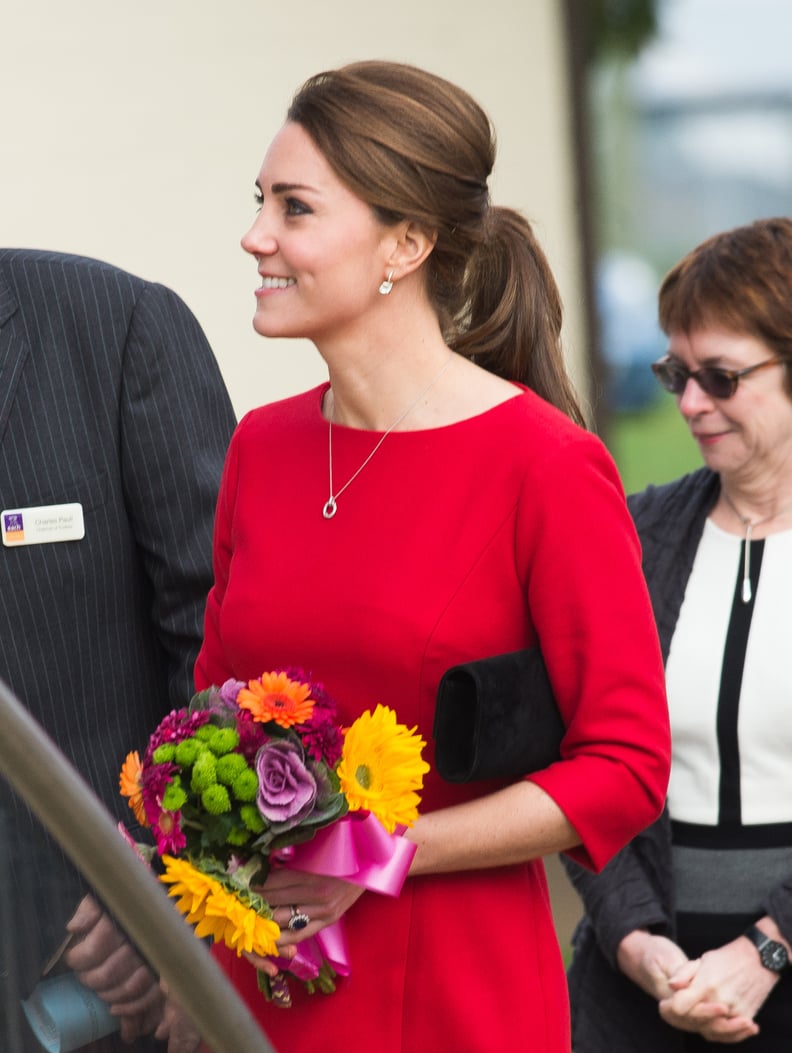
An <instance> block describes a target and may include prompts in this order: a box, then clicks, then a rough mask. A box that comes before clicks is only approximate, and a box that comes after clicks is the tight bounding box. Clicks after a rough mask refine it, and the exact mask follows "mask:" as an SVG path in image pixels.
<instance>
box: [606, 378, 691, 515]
mask: <svg viewBox="0 0 792 1053" xmlns="http://www.w3.org/2000/svg"><path fill="white" fill-rule="evenodd" d="M608 448H609V449H610V452H611V454H612V455H613V458H614V460H615V461H616V464H617V466H618V469H619V473H620V474H621V477H622V482H623V484H624V489H625V490H626V492H627V493H628V494H631V493H634V492H635V491H636V490H643V488H644V487H645V486H647V485H648V484H649V483H667V482H670V480H671V479H676V478H677V477H678V476H680V475H683V474H684V473H685V472H689V471H692V470H693V469H694V468H700V467H701V464H702V461H701V456H700V455H699V452H698V447H697V446H696V444H695V443H694V442H693V439H692V438H691V437H690V433H689V431H688V428H687V425H686V424H685V422H684V421H683V420H682V417H681V416H680V415H679V411H678V410H677V408H676V402H675V401H674V399H673V397H672V396H671V395H667V396H666V395H665V394H661V396H660V398H659V399H658V401H657V402H656V403H655V404H654V405H653V406H651V407H649V408H648V409H646V410H643V411H642V412H640V413H619V414H614V415H613V417H612V418H611V421H610V425H609V434H608Z"/></svg>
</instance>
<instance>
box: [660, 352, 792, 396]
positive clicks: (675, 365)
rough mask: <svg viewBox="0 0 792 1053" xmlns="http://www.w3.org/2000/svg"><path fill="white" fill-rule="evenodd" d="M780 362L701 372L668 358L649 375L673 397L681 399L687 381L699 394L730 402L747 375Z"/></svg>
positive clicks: (766, 360)
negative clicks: (692, 384) (693, 381)
mask: <svg viewBox="0 0 792 1053" xmlns="http://www.w3.org/2000/svg"><path fill="white" fill-rule="evenodd" d="M781 362H782V359H780V358H767V359H765V361H764V362H758V363H757V364H756V365H755V366H748V367H747V368H746V369H721V368H720V367H719V366H705V367H704V369H695V370H690V369H688V368H687V366H683V365H682V364H681V363H680V362H674V361H673V360H672V359H670V358H661V359H660V361H659V362H653V363H652V372H653V373H654V375H655V376H656V377H657V379H658V380H659V381H660V383H661V384H662V385H663V387H664V388H665V389H666V391H670V392H671V393H672V394H673V395H681V394H682V392H683V391H684V390H685V388H686V387H687V382H688V381H689V380H695V382H696V383H697V384H698V386H699V387H700V388H701V390H702V391H703V392H705V393H706V394H707V395H709V396H710V397H711V398H714V399H730V398H731V397H732V395H733V394H734V393H735V391H736V390H737V385H738V384H739V383H740V381H741V380H742V378H743V377H747V376H748V375H749V373H755V372H756V371H757V370H759V369H765V368H766V367H767V366H776V365H779V364H780V363H781Z"/></svg>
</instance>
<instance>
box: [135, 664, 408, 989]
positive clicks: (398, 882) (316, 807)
mask: <svg viewBox="0 0 792 1053" xmlns="http://www.w3.org/2000/svg"><path fill="white" fill-rule="evenodd" d="M424 745H425V742H424V740H423V739H422V738H421V737H420V736H419V735H417V734H416V732H415V729H412V730H410V729H408V728H407V727H405V726H404V725H401V724H398V723H397V721H396V715H395V713H394V712H393V710H391V709H389V708H387V707H385V706H381V705H378V706H376V708H375V709H374V710H373V712H372V711H368V710H367V711H366V712H365V713H363V714H362V715H361V716H360V717H358V719H357V720H356V721H355V722H354V723H353V724H352V725H351V726H350V727H349V728H342V727H340V726H339V724H338V721H337V716H336V703H335V702H334V700H333V699H332V698H331V697H330V696H329V695H328V694H327V692H326V691H324V689H323V688H322V686H321V685H320V684H315V683H311V682H310V681H309V680H308V679H307V678H306V677H305V676H304V675H303V674H302V673H301V672H300V671H299V670H291V669H289V670H283V671H276V672H269V673H264V674H263V675H262V676H260V677H259V678H258V679H257V680H251V681H249V682H248V683H243V682H241V681H237V680H229V681H227V682H226V683H225V684H223V685H222V687H210V688H208V689H207V690H205V691H201V692H199V693H198V694H196V695H195V696H194V697H193V699H192V701H191V702H190V705H189V707H187V708H184V709H179V710H174V711H173V712H172V713H169V714H168V716H167V717H165V719H164V720H163V721H162V722H161V723H160V725H159V726H158V727H157V729H156V730H155V731H154V733H153V735H152V736H151V738H150V739H149V743H148V746H147V748H146V751H145V753H144V756H143V760H142V761H141V760H140V756H139V754H138V753H137V752H132V753H129V754H128V755H127V758H126V760H125V762H124V765H123V768H122V770H121V777H120V787H121V793H122V794H123V795H124V796H125V797H127V798H129V806H130V808H132V810H133V811H134V813H135V817H136V818H137V820H138V822H139V823H140V824H141V825H142V826H146V827H149V828H150V829H151V831H152V834H153V837H154V840H155V842H156V849H151V848H150V849H149V855H150V856H151V855H153V854H154V852H155V851H156V854H157V855H158V856H159V857H160V859H161V861H162V866H163V868H164V873H162V874H161V875H160V880H161V881H163V882H165V883H166V884H168V885H169V886H170V888H169V893H170V895H172V896H174V897H176V898H177V906H178V908H179V910H180V911H181V912H182V913H183V914H184V915H186V917H187V919H188V920H189V921H190V922H192V923H193V924H194V925H195V927H196V933H197V935H198V936H210V937H211V938H212V939H213V940H214V941H221V942H222V943H224V944H225V945H226V946H227V947H229V948H230V949H231V950H234V951H236V953H237V954H242V953H243V952H245V951H246V952H252V953H253V954H257V955H260V956H261V957H274V958H277V957H278V948H277V941H278V939H279V937H280V928H279V927H278V925H277V923H276V922H275V920H274V917H273V912H272V910H271V909H270V906H269V904H268V903H267V902H266V900H265V899H264V898H263V896H262V895H261V893H260V892H259V891H257V889H259V888H260V886H261V884H262V883H263V882H264V881H265V880H266V877H267V874H268V872H269V870H270V868H271V867H273V866H289V867H292V868H294V869H296V870H302V871H308V872H313V873H321V874H325V875H327V874H332V876H335V877H341V878H344V879H345V880H348V881H351V882H353V883H355V884H358V885H361V886H363V887H365V888H368V889H371V890H373V891H378V892H384V893H386V894H389V895H398V894H399V892H400V891H401V887H402V884H403V883H404V879H405V877H406V875H407V870H408V868H409V865H410V861H411V859H412V856H413V854H414V852H415V846H414V845H413V844H412V843H411V842H409V841H407V840H405V838H404V837H402V836H401V833H403V831H404V829H405V828H406V827H408V826H410V825H412V823H414V822H415V820H416V818H417V816H418V804H419V802H420V797H419V792H418V791H419V790H420V789H421V788H422V786H423V776H424V773H425V772H427V771H428V770H429V766H428V764H426V762H425V761H424V760H423V759H422V757H421V752H422V750H423V747H424ZM278 964H279V965H280V967H281V970H282V971H281V972H279V974H278V977H277V978H276V980H273V981H270V979H269V978H268V977H267V976H265V975H264V974H263V973H259V979H260V986H261V987H262V990H263V991H264V992H265V994H266V995H267V996H268V997H271V998H273V999H274V1000H275V1001H276V1002H277V1003H278V1004H280V1005H284V1006H288V1005H290V997H289V993H288V985H287V983H286V980H285V977H284V971H285V970H286V969H288V970H290V971H291V972H292V973H293V974H294V975H296V976H297V977H298V978H299V979H301V980H303V981H304V982H305V984H306V986H307V988H308V990H309V991H314V990H316V989H317V988H318V989H319V990H322V991H324V992H325V993H330V992H331V991H332V990H334V982H333V980H334V977H335V975H336V974H339V973H340V974H341V975H347V974H348V973H349V963H348V961H347V957H346V950H345V946H344V940H343V932H342V931H341V929H340V923H339V924H337V925H333V926H329V927H327V928H325V929H323V930H321V932H319V933H318V934H317V935H316V936H315V937H312V938H311V939H308V940H305V941H303V942H301V943H300V944H299V945H298V953H297V957H296V958H295V959H293V960H291V961H288V962H286V961H284V960H279V963H278Z"/></svg>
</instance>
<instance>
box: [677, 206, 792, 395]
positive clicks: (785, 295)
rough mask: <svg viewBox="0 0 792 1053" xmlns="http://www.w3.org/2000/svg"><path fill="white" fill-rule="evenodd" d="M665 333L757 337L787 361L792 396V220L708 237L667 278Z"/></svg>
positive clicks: (765, 221)
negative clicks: (706, 331) (709, 331)
mask: <svg viewBox="0 0 792 1053" xmlns="http://www.w3.org/2000/svg"><path fill="white" fill-rule="evenodd" d="M659 319H660V326H661V328H662V329H663V331H664V332H665V333H671V332H673V331H676V330H679V331H682V332H691V331H692V330H695V329H701V328H705V327H714V326H717V327H718V328H722V329H726V330H729V331H730V332H734V333H740V334H744V335H747V336H752V337H755V338H756V339H757V340H761V341H762V343H764V344H766V345H767V346H768V347H769V348H770V350H771V351H772V352H773V354H775V355H777V356H778V357H779V358H781V359H783V361H784V362H785V363H786V367H787V368H786V371H785V372H786V377H785V385H786V389H787V392H788V393H789V394H790V395H792V376H791V375H790V370H789V364H790V362H792V219H788V218H786V217H780V218H775V219H759V220H756V222H754V223H750V224H748V225H747V226H744V227H735V228H734V229H733V230H727V231H725V232H724V233H721V234H716V235H714V237H711V238H708V239H707V240H706V241H704V242H702V243H701V245H698V246H697V247H696V248H695V249H693V250H692V251H691V252H689V253H688V254H687V256H685V257H684V258H683V259H681V260H680V261H679V263H677V264H676V265H675V266H674V267H672V269H671V270H670V271H669V272H668V274H667V275H666V276H665V278H664V279H663V283H662V285H661V286H660V294H659Z"/></svg>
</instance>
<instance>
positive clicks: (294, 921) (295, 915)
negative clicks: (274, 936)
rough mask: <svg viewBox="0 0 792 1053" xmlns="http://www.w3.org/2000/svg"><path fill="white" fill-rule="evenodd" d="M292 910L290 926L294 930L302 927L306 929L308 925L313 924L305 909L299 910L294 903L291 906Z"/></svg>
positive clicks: (297, 930) (296, 930)
mask: <svg viewBox="0 0 792 1053" xmlns="http://www.w3.org/2000/svg"><path fill="white" fill-rule="evenodd" d="M289 910H290V911H291V917H290V918H289V922H288V924H289V928H290V929H291V930H292V932H299V931H300V929H304V928H305V926H306V925H310V924H311V919H310V918H309V917H308V915H307V914H305V913H303V911H301V910H298V909H297V907H295V906H294V905H293V904H292V906H291V907H289Z"/></svg>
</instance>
